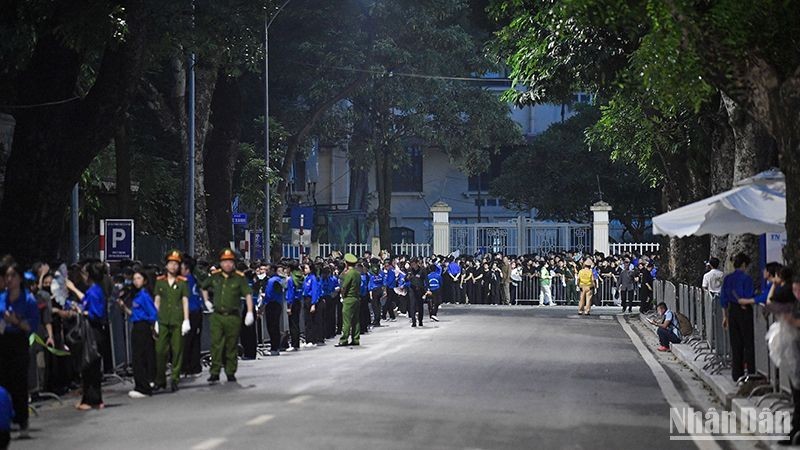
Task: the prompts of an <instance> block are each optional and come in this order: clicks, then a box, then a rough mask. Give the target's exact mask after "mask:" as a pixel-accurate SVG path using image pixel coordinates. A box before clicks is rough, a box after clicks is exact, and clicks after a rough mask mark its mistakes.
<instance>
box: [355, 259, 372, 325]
mask: <svg viewBox="0 0 800 450" xmlns="http://www.w3.org/2000/svg"><path fill="white" fill-rule="evenodd" d="M356 270H358V272H359V273H360V274H361V285H360V286H359V290H358V293H359V298H360V299H361V303H360V304H359V317H360V320H361V334H366V333H369V324H370V323H371V320H370V316H369V275H367V266H366V263H365V262H363V261H362V262H359V263H358V264H357V265H356Z"/></svg>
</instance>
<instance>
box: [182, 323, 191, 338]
mask: <svg viewBox="0 0 800 450" xmlns="http://www.w3.org/2000/svg"><path fill="white" fill-rule="evenodd" d="M191 329H192V326H191V325H189V321H188V320H184V321H183V323H182V324H181V336H186V335H187V334H189V331H190V330H191Z"/></svg>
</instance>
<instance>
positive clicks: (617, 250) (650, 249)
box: [608, 242, 661, 255]
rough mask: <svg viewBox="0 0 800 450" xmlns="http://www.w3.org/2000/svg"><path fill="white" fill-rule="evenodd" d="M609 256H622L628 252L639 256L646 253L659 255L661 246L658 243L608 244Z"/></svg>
mask: <svg viewBox="0 0 800 450" xmlns="http://www.w3.org/2000/svg"><path fill="white" fill-rule="evenodd" d="M608 248H609V254H612V255H621V254H623V253H626V252H633V253H635V254H637V255H642V254H645V253H657V252H658V250H659V249H660V248H661V245H660V244H658V243H656V242H623V243H617V244H608Z"/></svg>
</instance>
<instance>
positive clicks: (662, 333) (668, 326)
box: [648, 302, 681, 352]
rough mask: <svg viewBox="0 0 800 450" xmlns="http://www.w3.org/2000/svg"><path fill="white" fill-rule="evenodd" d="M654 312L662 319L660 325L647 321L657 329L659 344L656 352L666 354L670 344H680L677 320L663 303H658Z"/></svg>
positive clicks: (653, 321)
mask: <svg viewBox="0 0 800 450" xmlns="http://www.w3.org/2000/svg"><path fill="white" fill-rule="evenodd" d="M656 310H657V311H658V314H659V315H660V316H661V317H662V320H661V323H658V322H656V321H655V320H652V319H648V320H649V321H650V323H652V324H653V325H655V326H656V327H658V329H657V330H656V332H657V334H658V343H659V346H658V351H660V352H668V351H669V350H670V348H669V346H670V344H680V343H681V330H680V328H678V319H677V318H676V317H675V314H674V313H673V312H672V311H670V310H669V308H667V304H666V303H664V302H661V303H659V304H658V305H657V306H656Z"/></svg>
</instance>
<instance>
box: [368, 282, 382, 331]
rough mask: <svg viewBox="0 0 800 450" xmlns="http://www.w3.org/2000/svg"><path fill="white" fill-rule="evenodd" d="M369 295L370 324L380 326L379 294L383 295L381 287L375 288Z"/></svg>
mask: <svg viewBox="0 0 800 450" xmlns="http://www.w3.org/2000/svg"><path fill="white" fill-rule="evenodd" d="M369 295H370V300H369V305H370V307H372V326H373V327H379V326H381V316H382V311H381V296H382V295H383V289H381V288H375V289H373V290H372V292H370V293H369Z"/></svg>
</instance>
